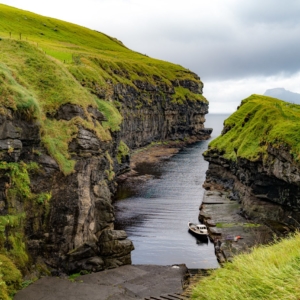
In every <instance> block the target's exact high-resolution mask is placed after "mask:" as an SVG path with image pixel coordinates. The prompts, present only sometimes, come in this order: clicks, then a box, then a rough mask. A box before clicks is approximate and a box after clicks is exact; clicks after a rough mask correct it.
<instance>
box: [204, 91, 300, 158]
mask: <svg viewBox="0 0 300 300" xmlns="http://www.w3.org/2000/svg"><path fill="white" fill-rule="evenodd" d="M224 126H225V127H224V130H223V133H222V135H221V136H219V137H218V138H216V139H215V140H213V141H212V142H211V143H210V144H209V150H208V151H211V150H212V151H213V150H218V151H219V152H221V153H222V154H223V156H224V157H225V158H227V159H230V160H233V161H235V160H236V159H237V157H241V158H247V159H249V160H252V161H255V160H257V159H261V158H263V157H264V155H266V154H267V148H268V146H269V145H272V147H277V148H278V147H282V148H283V149H286V150H288V151H290V153H291V154H292V155H293V158H294V159H295V161H297V162H299V161H300V134H299V132H300V106H299V105H296V104H291V103H288V102H285V101H281V100H278V99H275V98H271V97H267V96H261V95H252V96H250V97H249V98H247V99H245V100H243V101H242V103H241V106H240V107H239V109H238V110H237V111H236V112H235V113H233V114H232V115H231V116H230V117H229V118H228V119H227V120H225V122H224Z"/></svg>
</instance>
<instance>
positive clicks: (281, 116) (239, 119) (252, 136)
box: [204, 95, 300, 232]
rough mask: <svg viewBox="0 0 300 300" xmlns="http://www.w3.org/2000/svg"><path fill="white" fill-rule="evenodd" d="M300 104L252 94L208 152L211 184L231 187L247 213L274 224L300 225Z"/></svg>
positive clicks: (211, 186)
mask: <svg viewBox="0 0 300 300" xmlns="http://www.w3.org/2000/svg"><path fill="white" fill-rule="evenodd" d="M299 117H300V106H298V105H293V104H289V103H286V102H284V101H280V100H277V99H274V98H270V97H265V96H260V95H252V96H251V97H249V98H247V99H245V100H243V101H242V104H241V106H240V107H239V108H238V110H237V111H236V112H235V113H234V114H232V115H231V116H230V117H229V118H228V119H227V120H225V122H224V129H223V132H222V134H221V136H220V137H218V138H217V139H215V140H214V141H212V142H211V143H210V145H209V149H208V151H206V152H205V153H204V157H205V159H206V160H207V161H209V168H208V171H207V174H206V182H205V184H204V187H205V188H206V189H215V188H217V189H226V190H228V191H229V192H230V198H231V199H232V200H236V201H240V202H241V203H242V207H243V211H242V213H243V214H244V215H245V216H246V217H248V218H251V219H256V218H258V219H260V220H262V221H264V223H265V224H268V225H269V226H270V227H272V228H273V229H274V231H275V232H277V230H279V231H280V230H283V231H286V230H287V227H289V226H291V227H294V228H295V227H299V223H298V222H299V221H300V213H299V208H300V164H299V146H300V140H299V132H300V131H299V129H300V128H299Z"/></svg>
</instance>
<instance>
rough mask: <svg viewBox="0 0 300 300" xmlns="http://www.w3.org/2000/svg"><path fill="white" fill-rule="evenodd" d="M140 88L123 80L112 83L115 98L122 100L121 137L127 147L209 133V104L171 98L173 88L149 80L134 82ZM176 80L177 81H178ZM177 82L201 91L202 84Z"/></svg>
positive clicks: (204, 136)
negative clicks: (181, 102) (207, 126)
mask: <svg viewBox="0 0 300 300" xmlns="http://www.w3.org/2000/svg"><path fill="white" fill-rule="evenodd" d="M135 84H136V86H137V87H138V88H139V90H136V89H134V88H133V87H130V86H125V85H123V84H117V85H115V87H114V98H115V100H117V101H119V102H121V103H122V108H121V112H122V115H123V117H124V122H123V123H122V127H121V138H122V140H123V141H125V143H126V144H127V145H128V146H129V147H130V148H138V147H142V146H145V145H147V144H149V143H151V142H153V141H160V140H177V139H179V140H182V139H184V138H185V137H189V136H196V137H198V138H199V139H206V138H208V137H209V136H210V133H211V131H210V132H207V131H206V130H205V128H204V122H205V114H207V113H208V104H207V103H204V102H199V101H192V100H191V99H187V101H186V103H184V104H178V103H176V102H174V101H172V94H174V88H170V87H168V86H164V85H160V84H159V83H157V85H156V86H150V84H149V83H147V85H146V84H144V83H143V82H135ZM177 84H179V83H177ZM180 84H181V85H182V86H184V87H186V88H188V89H190V90H191V91H192V92H194V93H198V94H202V85H200V84H196V83H195V82H194V81H188V80H186V81H184V82H180Z"/></svg>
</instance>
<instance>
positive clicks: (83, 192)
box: [0, 5, 211, 297]
mask: <svg viewBox="0 0 300 300" xmlns="http://www.w3.org/2000/svg"><path fill="white" fill-rule="evenodd" d="M0 37H1V38H0V56H1V62H0V157H1V161H0V252H1V253H0V254H1V255H3V257H5V262H6V260H7V261H8V262H7V264H11V265H13V266H14V268H15V269H16V275H15V279H14V280H12V281H11V280H10V279H9V278H8V277H7V276H6V275H5V274H4V275H3V277H2V279H1V278H0V282H14V284H12V286H6V285H5V284H4V286H5V287H6V289H5V290H3V293H7V294H11V293H13V292H12V291H13V290H14V289H16V288H19V284H20V278H19V274H18V273H17V270H21V271H22V273H23V275H24V274H29V273H31V272H33V271H34V272H35V274H36V276H40V275H43V274H52V275H59V274H60V273H61V272H66V273H72V272H79V271H81V270H86V271H99V270H103V269H106V268H114V267H117V266H120V265H124V264H130V263H131V255H130V252H131V251H132V250H133V245H132V242H131V241H130V240H128V239H127V235H126V233H125V232H124V231H121V230H114V218H115V217H114V208H113V205H112V201H111V195H112V194H113V193H114V192H115V189H116V183H115V179H116V176H117V175H119V174H121V173H122V172H124V171H126V170H128V167H129V154H130V149H132V148H138V147H141V146H144V145H148V144H150V143H151V142H153V141H160V140H185V139H188V138H189V137H191V136H193V137H194V138H195V137H196V138H197V139H206V138H208V137H209V134H210V132H211V130H206V129H205V128H204V121H205V117H204V116H205V114H206V113H207V112H208V102H207V100H206V99H205V98H204V97H203V95H202V88H203V83H202V82H201V81H200V78H199V77H198V76H197V75H196V74H194V73H192V72H190V71H189V70H186V69H184V68H183V67H181V66H179V65H175V64H171V63H168V62H165V61H160V60H156V59H152V58H149V57H147V56H145V55H142V54H139V53H137V52H134V51H131V50H129V49H128V48H126V47H125V46H124V45H123V44H122V43H121V42H120V41H118V40H117V39H114V38H111V37H109V36H107V35H105V34H102V33H100V32H96V31H93V30H89V29H87V28H83V27H80V26H77V25H74V24H70V23H66V22H62V21H59V20H55V19H51V18H47V17H42V16H39V15H36V14H32V13H30V12H26V11H22V10H18V9H15V8H12V7H9V6H5V5H0ZM1 257H2V256H1ZM1 268H2V267H1V266H0V269H1ZM0 273H1V272H0ZM1 280H2V281H1ZM3 295H4V294H3ZM3 297H4V296H3Z"/></svg>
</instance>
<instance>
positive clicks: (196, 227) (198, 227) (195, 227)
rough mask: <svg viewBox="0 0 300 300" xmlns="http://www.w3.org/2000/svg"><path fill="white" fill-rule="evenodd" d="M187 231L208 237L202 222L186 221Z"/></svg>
mask: <svg viewBox="0 0 300 300" xmlns="http://www.w3.org/2000/svg"><path fill="white" fill-rule="evenodd" d="M188 226H189V231H190V232H191V233H193V234H195V235H196V236H197V237H203V238H207V237H208V231H207V228H206V226H205V225H204V224H194V223H192V222H189V223H188Z"/></svg>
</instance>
